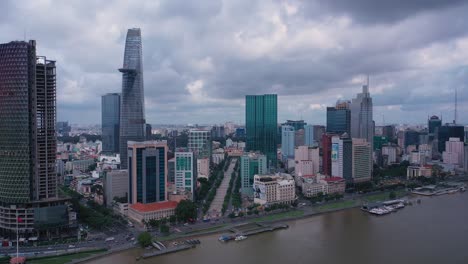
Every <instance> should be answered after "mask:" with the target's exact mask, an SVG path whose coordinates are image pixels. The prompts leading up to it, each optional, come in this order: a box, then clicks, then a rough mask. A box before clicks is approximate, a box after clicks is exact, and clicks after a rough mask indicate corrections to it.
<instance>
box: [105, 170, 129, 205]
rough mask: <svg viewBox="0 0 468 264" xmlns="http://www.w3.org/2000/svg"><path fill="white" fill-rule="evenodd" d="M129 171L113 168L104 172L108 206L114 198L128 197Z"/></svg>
mask: <svg viewBox="0 0 468 264" xmlns="http://www.w3.org/2000/svg"><path fill="white" fill-rule="evenodd" d="M128 183H129V180H128V171H127V170H112V171H107V172H105V173H104V196H105V203H106V205H107V206H112V202H113V200H114V198H116V197H117V198H124V197H127V198H128Z"/></svg>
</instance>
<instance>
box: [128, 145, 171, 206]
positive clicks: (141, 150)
mask: <svg viewBox="0 0 468 264" xmlns="http://www.w3.org/2000/svg"><path fill="white" fill-rule="evenodd" d="M127 147H128V158H127V159H128V176H129V194H128V198H129V203H130V204H135V203H142V204H146V203H154V202H162V201H166V200H167V193H166V186H167V174H168V168H167V142H166V141H165V140H163V141H143V142H135V141H129V142H128V146H127Z"/></svg>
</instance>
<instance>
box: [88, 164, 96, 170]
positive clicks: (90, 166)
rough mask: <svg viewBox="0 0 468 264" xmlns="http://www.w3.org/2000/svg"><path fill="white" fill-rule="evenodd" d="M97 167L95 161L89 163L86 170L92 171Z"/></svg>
mask: <svg viewBox="0 0 468 264" xmlns="http://www.w3.org/2000/svg"><path fill="white" fill-rule="evenodd" d="M96 168H97V164H96V163H93V164H91V165H89V166H88V170H87V171H93V170H95V169H96Z"/></svg>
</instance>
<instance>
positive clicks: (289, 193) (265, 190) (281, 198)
mask: <svg viewBox="0 0 468 264" xmlns="http://www.w3.org/2000/svg"><path fill="white" fill-rule="evenodd" d="M253 188H254V202H255V203H258V204H261V205H271V204H290V203H292V202H294V200H295V199H296V188H295V185H294V180H293V178H292V176H291V175H289V174H285V173H280V174H273V175H255V176H254V185H253Z"/></svg>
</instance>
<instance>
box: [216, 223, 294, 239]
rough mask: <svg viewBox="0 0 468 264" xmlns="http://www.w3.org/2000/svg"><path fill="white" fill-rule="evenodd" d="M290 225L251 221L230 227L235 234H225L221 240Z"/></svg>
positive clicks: (270, 230)
mask: <svg viewBox="0 0 468 264" xmlns="http://www.w3.org/2000/svg"><path fill="white" fill-rule="evenodd" d="M288 227H289V226H288V225H287V224H282V223H279V224H273V225H267V224H263V223H249V224H242V225H239V226H236V227H233V228H231V229H229V231H231V232H232V233H233V234H225V235H222V236H220V237H219V241H223V242H227V241H230V240H234V239H235V238H236V237H237V236H252V235H256V234H260V233H264V232H272V231H275V230H278V229H285V228H288Z"/></svg>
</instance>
